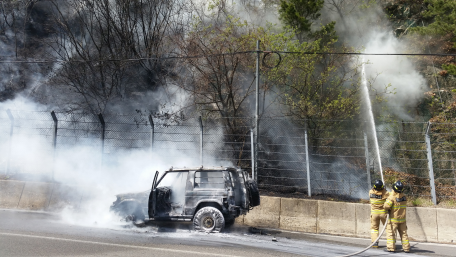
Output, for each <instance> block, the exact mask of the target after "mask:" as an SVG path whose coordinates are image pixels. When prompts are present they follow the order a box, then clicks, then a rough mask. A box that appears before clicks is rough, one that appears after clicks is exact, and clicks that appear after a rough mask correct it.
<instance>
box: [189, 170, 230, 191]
mask: <svg viewBox="0 0 456 257" xmlns="http://www.w3.org/2000/svg"><path fill="white" fill-rule="evenodd" d="M195 188H221V189H223V188H225V179H224V178H223V172H214V171H197V172H195Z"/></svg>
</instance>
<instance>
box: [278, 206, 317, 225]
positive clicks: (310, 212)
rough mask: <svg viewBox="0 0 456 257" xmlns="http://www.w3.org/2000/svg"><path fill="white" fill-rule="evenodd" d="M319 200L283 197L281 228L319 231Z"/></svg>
mask: <svg viewBox="0 0 456 257" xmlns="http://www.w3.org/2000/svg"><path fill="white" fill-rule="evenodd" d="M317 212H318V201H316V200H303V199H293V198H282V199H281V208H280V228H281V229H285V230H291V231H300V232H309V233H317Z"/></svg>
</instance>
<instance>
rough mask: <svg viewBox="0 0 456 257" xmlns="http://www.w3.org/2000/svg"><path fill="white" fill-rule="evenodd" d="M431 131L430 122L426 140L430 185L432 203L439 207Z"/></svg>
mask: <svg viewBox="0 0 456 257" xmlns="http://www.w3.org/2000/svg"><path fill="white" fill-rule="evenodd" d="M430 130H431V122H428V125H427V128H426V135H425V138H426V148H427V159H428V166H429V183H430V186H431V195H432V202H433V203H434V205H437V197H436V195H435V183H434V166H433V164H432V149H431V137H430V136H429V132H430Z"/></svg>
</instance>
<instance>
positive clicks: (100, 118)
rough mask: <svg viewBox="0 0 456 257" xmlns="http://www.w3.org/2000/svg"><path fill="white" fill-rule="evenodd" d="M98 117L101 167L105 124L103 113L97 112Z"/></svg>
mask: <svg viewBox="0 0 456 257" xmlns="http://www.w3.org/2000/svg"><path fill="white" fill-rule="evenodd" d="M98 119H99V120H100V123H101V135H100V139H101V166H102V167H103V154H104V140H105V131H106V124H105V121H104V119H103V115H102V114H101V113H99V114H98Z"/></svg>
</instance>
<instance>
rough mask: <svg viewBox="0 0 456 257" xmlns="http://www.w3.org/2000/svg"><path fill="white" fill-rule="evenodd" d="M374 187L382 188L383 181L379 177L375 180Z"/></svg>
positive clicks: (378, 189)
mask: <svg viewBox="0 0 456 257" xmlns="http://www.w3.org/2000/svg"><path fill="white" fill-rule="evenodd" d="M374 189H375V190H377V191H380V190H382V189H383V182H382V181H381V180H380V179H377V180H375V183H374Z"/></svg>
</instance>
